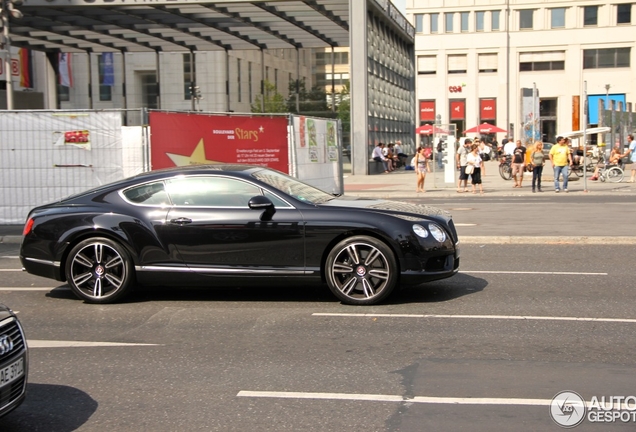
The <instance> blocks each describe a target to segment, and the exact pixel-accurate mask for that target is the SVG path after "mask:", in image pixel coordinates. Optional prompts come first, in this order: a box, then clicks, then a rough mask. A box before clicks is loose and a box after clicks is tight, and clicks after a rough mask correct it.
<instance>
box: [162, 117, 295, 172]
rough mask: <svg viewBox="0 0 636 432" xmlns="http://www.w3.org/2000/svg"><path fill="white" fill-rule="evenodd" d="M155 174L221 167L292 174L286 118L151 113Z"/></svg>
mask: <svg viewBox="0 0 636 432" xmlns="http://www.w3.org/2000/svg"><path fill="white" fill-rule="evenodd" d="M149 117H150V142H151V154H150V163H151V167H152V169H160V168H168V167H174V166H186V165H203V164H217V163H240V164H249V165H260V166H267V167H270V168H274V169H277V170H279V171H282V172H285V173H288V172H289V163H288V162H289V154H288V141H287V126H288V118H287V117H282V116H281V117H263V116H240V115H234V116H232V115H229V116H228V115H209V114H192V113H167V112H151V113H150V114H149Z"/></svg>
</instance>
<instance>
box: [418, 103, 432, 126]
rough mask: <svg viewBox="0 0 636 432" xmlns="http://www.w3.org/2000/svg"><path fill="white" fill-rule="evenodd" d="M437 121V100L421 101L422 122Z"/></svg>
mask: <svg viewBox="0 0 636 432" xmlns="http://www.w3.org/2000/svg"><path fill="white" fill-rule="evenodd" d="M427 121H431V122H434V121H435V101H420V122H427Z"/></svg>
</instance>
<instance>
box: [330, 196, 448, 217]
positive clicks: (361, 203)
mask: <svg viewBox="0 0 636 432" xmlns="http://www.w3.org/2000/svg"><path fill="white" fill-rule="evenodd" d="M321 206H327V207H349V208H359V209H369V210H386V212H387V213H404V214H411V215H418V216H428V217H433V216H437V217H442V218H446V219H450V217H451V215H450V213H449V212H447V211H446V210H442V209H440V208H437V207H431V206H427V205H420V204H411V203H406V202H401V201H389V200H383V199H373V198H359V197H349V196H342V197H338V198H336V199H333V200H331V201H328V202H326V203H324V204H321Z"/></svg>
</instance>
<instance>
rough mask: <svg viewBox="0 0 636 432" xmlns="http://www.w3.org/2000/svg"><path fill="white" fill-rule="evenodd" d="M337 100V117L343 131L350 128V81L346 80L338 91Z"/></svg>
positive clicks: (347, 130)
mask: <svg viewBox="0 0 636 432" xmlns="http://www.w3.org/2000/svg"><path fill="white" fill-rule="evenodd" d="M339 96H340V97H339V98H338V99H339V100H337V101H336V103H337V107H338V118H339V119H340V121H341V122H342V130H343V132H349V130H350V129H351V82H350V81H347V82H346V83H345V85H344V87H343V88H342V91H340V94H339Z"/></svg>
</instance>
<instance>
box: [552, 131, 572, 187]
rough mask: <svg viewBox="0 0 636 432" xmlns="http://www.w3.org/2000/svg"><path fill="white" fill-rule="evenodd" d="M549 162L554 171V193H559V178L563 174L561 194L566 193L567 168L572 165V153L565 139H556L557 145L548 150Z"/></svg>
mask: <svg viewBox="0 0 636 432" xmlns="http://www.w3.org/2000/svg"><path fill="white" fill-rule="evenodd" d="M550 162H552V168H553V169H554V191H555V192H557V193H558V192H559V190H560V188H559V176H560V175H561V174H563V192H567V191H568V167H569V166H570V165H572V153H571V152H570V148H569V147H568V145H567V143H566V141H565V138H563V137H557V144H556V145H555V146H552V148H551V149H550Z"/></svg>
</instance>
